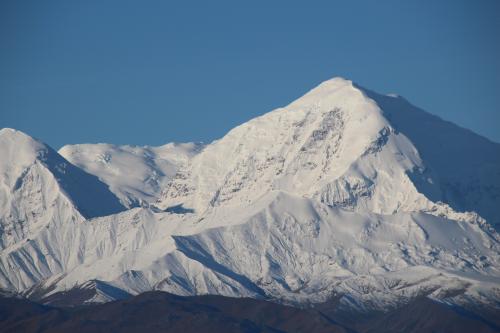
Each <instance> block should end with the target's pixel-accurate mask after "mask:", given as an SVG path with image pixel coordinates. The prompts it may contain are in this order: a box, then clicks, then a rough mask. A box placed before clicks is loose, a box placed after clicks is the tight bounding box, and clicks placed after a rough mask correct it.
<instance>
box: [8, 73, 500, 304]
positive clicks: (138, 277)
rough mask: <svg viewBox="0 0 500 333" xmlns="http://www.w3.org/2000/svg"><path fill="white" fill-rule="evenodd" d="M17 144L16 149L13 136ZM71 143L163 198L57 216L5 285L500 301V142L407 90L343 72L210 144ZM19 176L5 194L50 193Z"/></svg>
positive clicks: (12, 259)
mask: <svg viewBox="0 0 500 333" xmlns="http://www.w3.org/2000/svg"><path fill="white" fill-rule="evenodd" d="M4 131H6V133H9V135H10V133H18V132H12V130H4ZM2 133H3V132H2ZM19 135H21V134H19ZM5 142H7V143H3V141H2V146H0V148H1V151H2V152H3V151H8V150H9V149H13V148H12V147H13V146H9V143H8V142H10V141H5ZM16 149H17V148H16ZM60 153H61V154H62V155H63V156H65V157H66V158H67V159H68V160H69V161H71V162H72V163H74V164H75V165H77V166H79V167H81V168H83V169H84V170H85V171H86V172H88V173H85V172H83V171H80V172H82V174H83V175H86V176H89V174H93V175H95V176H96V177H98V178H99V179H100V181H102V182H104V183H106V184H107V185H108V186H109V188H110V190H111V191H112V192H113V193H115V194H116V195H117V196H118V197H119V198H120V199H121V201H122V203H124V204H126V205H128V206H133V205H134V203H136V202H140V201H144V202H148V203H150V204H149V205H143V206H144V207H136V208H131V209H129V210H126V211H123V212H119V213H116V214H112V215H109V214H107V212H106V213H103V214H97V215H96V214H94V215H93V216H89V215H82V214H80V215H79V217H78V218H75V219H74V220H72V221H68V219H67V218H58V217H57V216H55V215H54V214H52V215H51V216H52V217H51V218H50V219H47V221H48V222H46V225H47V226H48V227H45V228H39V229H33V231H32V232H31V233H30V234H29V240H27V236H24V234H22V235H21V236H19V237H18V238H16V239H15V240H13V241H11V243H12V244H10V246H7V247H5V248H4V249H3V250H2V252H1V254H0V286H1V287H2V288H4V289H10V290H14V291H17V292H21V293H23V294H24V295H31V296H32V297H34V295H36V297H37V299H43V297H47V296H49V297H54V295H57V294H58V293H63V292H65V291H67V290H70V289H75V288H80V289H85V290H88V288H89V286H94V287H93V288H94V289H95V292H94V293H93V295H94V296H92V298H91V299H89V301H104V300H109V299H112V298H113V296H112V294H120V293H119V292H117V290H118V291H119V290H121V291H123V293H129V294H137V293H141V292H144V291H148V290H164V291H168V292H171V293H175V294H180V295H194V294H207V293H209V294H220V295H226V296H249V297H255V298H271V299H274V300H279V301H282V302H285V303H293V304H309V303H323V302H330V301H331V300H333V299H335V300H336V302H337V301H338V304H339V306H341V307H344V308H346V309H355V310H357V311H369V310H384V309H389V308H394V307H397V306H399V305H401V304H404V303H406V302H408V301H409V300H411V299H414V298H416V297H421V296H426V297H429V298H432V299H435V300H439V301H443V302H447V303H450V304H456V305H461V306H471V305H474V306H479V305H480V306H487V307H491V308H494V309H498V304H500V303H499V302H500V244H499V241H500V238H499V236H498V234H497V233H496V231H495V230H494V229H493V228H492V227H491V226H490V224H495V223H498V222H499V220H498V216H499V213H500V212H499V209H500V208H499V207H500V195H499V193H500V145H499V144H496V143H493V142H490V141H488V140H487V139H484V138H482V137H480V136H477V135H476V134H474V133H472V132H470V131H468V130H465V129H462V128H459V127H457V126H455V125H453V124H451V123H448V122H445V121H443V120H441V119H439V118H437V117H434V116H432V115H430V114H427V113H425V112H424V111H422V110H420V109H417V108H415V107H414V106H412V105H411V104H409V103H408V102H407V101H405V100H404V99H402V98H400V97H391V96H383V95H379V94H376V93H373V92H371V91H368V90H365V89H363V88H360V87H358V86H356V85H355V84H353V83H352V82H350V81H347V80H344V79H341V78H335V79H332V80H329V81H326V82H324V83H322V84H320V85H319V86H318V87H316V88H315V89H313V90H311V91H310V92H308V93H307V94H305V95H304V96H303V97H301V98H299V99H298V100H296V101H295V102H293V103H291V104H290V105H288V106H286V107H284V108H281V109H277V110H274V111H272V112H270V113H267V114H265V115H263V116H261V117H258V118H255V119H253V120H250V121H249V122H247V123H245V124H243V125H241V126H238V127H236V128H235V129H233V130H232V131H230V132H229V133H228V134H227V135H226V136H224V137H223V138H221V139H220V140H217V141H215V142H213V143H212V144H209V145H207V146H205V147H204V148H203V149H202V147H200V146H196V145H183V146H182V145H181V146H179V145H177V146H176V145H167V146H162V147H158V148H148V147H146V148H139V147H129V146H126V147H116V146H111V145H76V146H66V147H64V148H62V149H61V151H60ZM54 154H55V156H57V158H58V159H60V160H61V161H64V159H63V158H62V157H61V156H59V155H57V153H55V152H54ZM4 161H5V160H4ZM6 161H7V162H3V164H1V167H2V169H1V170H2V174H1V175H0V177H2V178H1V181H2V183H5V184H14V183H16V179H17V178H16V177H19V176H15V177H13V176H11V175H10V174H9V171H5V170H9V169H10V168H11V165H17V164H18V163H20V164H22V163H24V164H26V163H25V162H22V159H21V158H16V156H15V155H10V158H9V159H7V160H6ZM71 168H74V169H75V170H78V168H77V167H76V166H71ZM19 169H20V170H21V169H22V168H19ZM54 170H56V171H57V168H52V169H49V170H48V171H47V173H48V174H49V176H50V175H54V174H56V171H54ZM15 174H16V175H17V174H22V172H21V173H19V172H17V173H15ZM56 178H57V177H56ZM94 178H95V177H94ZM94 178H92V179H94ZM96 181H97V182H99V181H98V180H96ZM99 184H102V183H100V182H99ZM15 188H16V187H15V186H13V185H10V186H6V187H5V189H4V192H5V193H6V194H5V195H6V197H8V198H14V199H12V200H11V199H9V200H11V201H9V202H15V204H16V205H17V206H16V207H24V206H25V205H27V204H28V203H30V204H31V203H32V202H35V203H38V202H40V199H38V197H36V196H35V195H34V194H33V193H31V192H29V193H26V194H25V195H22V196H17V197H15V196H14V195H13V193H14V192H15V191H16V189H15ZM40 188H43V189H44V188H45V187H44V185H43V183H42V184H41V185H40ZM82 188H83V187H82ZM160 189H161V195H159V190H160ZM84 193H87V194H89V193H92V191H90V192H85V191H84ZM68 197H71V198H73V197H72V196H68ZM155 198H158V199H157V201H156V202H154V204H153V200H154V199H155ZM71 200H72V201H71V202H77V200H75V199H71ZM99 202H104V201H102V200H99ZM4 206H5V205H4V204H3V200H2V207H4ZM48 206H50V205H44V206H42V207H41V208H40V211H43V212H45V211H49V210H50V208H49V207H48ZM51 207H52V206H51ZM75 210H77V209H76V208H75ZM77 211H79V210H77ZM2 212H3V211H2ZM68 214H69V213H68ZM0 216H1V219H2V224H3V225H6V226H9V225H14V224H15V223H16V221H13V220H9V219H8V216H9V215H5V214H3V215H0ZM34 221H37V219H34ZM33 223H35V222H33ZM92 281H98V283H95V282H92ZM106 290H112V291H113V293H110V294H109V295H106Z"/></svg>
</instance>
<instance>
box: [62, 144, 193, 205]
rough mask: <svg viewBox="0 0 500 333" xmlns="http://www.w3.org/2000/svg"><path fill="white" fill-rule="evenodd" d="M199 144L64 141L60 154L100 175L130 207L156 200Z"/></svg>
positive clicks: (93, 173)
mask: <svg viewBox="0 0 500 333" xmlns="http://www.w3.org/2000/svg"><path fill="white" fill-rule="evenodd" d="M202 148H203V145H201V144H194V143H184V144H174V143H169V144H166V145H163V146H161V147H148V146H146V147H139V146H116V145H110V144H103V143H101V144H79V145H66V146H64V147H62V148H61V149H60V150H59V154H61V155H62V156H63V157H64V158H66V159H67V160H68V161H69V162H71V163H72V164H74V165H76V166H78V167H79V168H81V169H83V170H85V171H86V172H88V173H90V174H92V175H95V176H97V177H99V178H100V179H101V180H102V181H103V182H105V183H106V184H108V185H109V188H110V190H111V191H112V192H113V193H115V194H116V195H117V196H118V197H119V198H120V200H121V201H122V203H123V204H124V205H126V206H127V207H129V208H130V207H134V206H137V205H141V204H144V203H150V202H154V201H156V200H157V199H158V196H159V194H160V192H161V191H162V189H163V188H164V187H165V186H166V185H167V183H168V181H169V180H170V179H171V178H173V177H174V176H175V174H176V173H177V170H178V169H179V168H180V167H181V166H184V165H186V164H187V163H188V161H189V160H190V159H191V157H192V156H194V155H195V154H196V153H197V152H199V151H200V150H201V149H202Z"/></svg>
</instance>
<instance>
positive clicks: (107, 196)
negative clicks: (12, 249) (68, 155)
mask: <svg viewBox="0 0 500 333" xmlns="http://www.w3.org/2000/svg"><path fill="white" fill-rule="evenodd" d="M0 156H1V157H0V248H1V249H4V248H8V247H9V246H19V245H20V242H21V241H23V242H25V241H26V240H27V239H30V238H32V237H37V236H38V235H39V233H40V231H41V230H43V229H44V228H48V226H49V224H50V223H51V222H52V221H53V220H58V221H61V222H64V223H76V222H77V221H83V220H85V219H86V218H92V217H96V216H104V215H110V214H114V213H117V212H119V211H122V210H124V209H125V207H123V206H122V205H121V204H120V203H119V201H118V199H117V198H116V197H115V196H114V195H113V194H112V193H111V192H110V191H109V189H108V187H107V185H105V184H104V183H102V182H100V181H99V180H98V179H97V178H96V177H94V176H92V175H89V174H87V173H85V172H83V171H82V170H80V169H79V168H76V167H75V166H73V165H72V164H71V163H69V162H68V161H66V160H65V159H64V158H62V157H61V156H60V155H59V154H57V153H56V152H55V151H54V150H52V149H51V148H50V147H48V146H46V145H44V144H43V143H41V142H39V141H37V140H34V139H33V138H31V137H29V136H28V135H26V134H24V133H22V132H19V131H16V130H12V129H8V128H5V129H2V130H0Z"/></svg>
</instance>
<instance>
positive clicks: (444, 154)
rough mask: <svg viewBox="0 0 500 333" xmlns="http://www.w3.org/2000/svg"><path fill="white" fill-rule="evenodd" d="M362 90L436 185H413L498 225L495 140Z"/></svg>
mask: <svg viewBox="0 0 500 333" xmlns="http://www.w3.org/2000/svg"><path fill="white" fill-rule="evenodd" d="M363 91H364V92H365V93H366V94H367V96H368V97H369V98H372V99H373V100H374V101H375V102H376V103H377V105H379V106H380V108H381V109H382V110H383V112H384V116H385V117H386V118H387V119H388V120H389V121H390V123H391V125H392V126H393V127H394V129H395V130H396V131H398V132H401V133H404V134H405V136H407V137H408V138H409V139H410V140H411V142H412V144H413V145H414V146H415V147H416V149H417V150H418V152H419V154H420V156H422V159H423V160H424V161H425V165H426V167H427V169H428V170H426V171H427V172H429V173H432V174H434V175H436V177H435V178H436V179H435V180H436V181H437V185H438V188H439V191H435V192H432V191H429V189H428V188H427V187H426V186H425V185H424V184H422V183H419V182H418V181H414V184H415V186H416V187H417V188H418V190H419V191H420V192H421V193H423V194H425V195H426V196H428V197H429V199H431V200H432V201H434V202H436V201H442V202H445V203H447V204H448V205H450V206H451V207H452V208H453V209H455V210H458V211H475V212H477V213H479V215H481V216H482V217H484V218H485V219H486V220H487V221H488V222H489V223H490V224H492V225H495V226H496V227H497V228H498V223H500V144H498V143H495V142H491V141H489V140H488V139H486V138H484V137H481V136H479V135H477V134H475V133H473V132H471V131H470V130H467V129H464V128H461V127H458V126H456V125H455V124H453V123H450V122H448V121H444V120H442V119H440V118H438V117H436V116H434V115H431V114H429V113H427V112H425V111H423V110H421V109H419V108H417V107H415V106H413V105H411V104H410V103H409V102H408V101H406V100H405V99H404V98H402V97H391V96H384V95H379V94H376V93H374V92H372V91H369V90H366V89H363ZM430 133H432V134H431V135H430Z"/></svg>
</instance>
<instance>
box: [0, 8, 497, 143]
mask: <svg viewBox="0 0 500 333" xmlns="http://www.w3.org/2000/svg"><path fill="white" fill-rule="evenodd" d="M499 17H500V1H495V0H492V1H486V0H467V1H460V0H450V1H435V0H433V1H430V0H419V1H399V0H398V1H376V0H372V1H347V0H344V1H321V2H319V1H318V2H317V1H302V2H294V1H269V0H268V1H236V0H233V1H196V2H194V1H124V0H120V1H118V0H117V1H105V0H98V1H91V0H86V1H68V0H64V1H39V0H37V1H18V0H12V1H9V0H4V1H1V2H0V127H14V128H17V129H20V130H22V131H25V132H27V133H29V134H30V135H32V136H35V137H38V138H40V139H42V140H43V141H45V142H47V143H49V144H50V145H52V146H53V147H54V148H59V147H60V146H62V145H63V144H65V143H84V142H110V143H117V144H124V143H128V144H140V145H143V144H150V145H159V144H163V143H166V142H170V141H204V142H209V141H211V140H213V139H216V138H219V137H221V136H223V135H224V134H225V133H226V132H227V131H228V130H229V129H231V128H232V127H234V126H235V125H238V124H240V123H242V122H244V121H246V120H248V119H250V118H252V117H254V116H257V115H260V114H263V113H265V112H267V111H270V110H272V109H274V108H276V107H279V106H283V105H286V104H288V103H289V102H291V101H292V100H293V99H295V98H297V97H299V96H300V95H301V94H303V93H304V92H306V91H307V90H309V89H310V88H312V87H314V86H315V85H317V84H318V83H320V82H321V81H323V80H326V79H329V78H330V77H333V76H343V77H346V78H349V79H351V80H353V81H355V82H356V83H358V84H360V85H362V86H365V87H367V88H369V89H372V90H375V91H378V92H381V93H389V92H394V93H398V94H400V95H402V96H404V97H406V98H407V99H409V100H410V101H411V102H412V103H413V104H415V105H417V106H420V107H422V108H424V109H425V110H427V111H429V112H431V113H434V114H436V115H439V116H441V117H442V118H444V119H447V120H450V121H453V122H455V123H457V124H459V125H461V126H463V127H467V128H470V129H472V130H474V131H475V132H477V133H480V134H482V135H484V136H486V137H488V138H490V139H492V140H494V141H497V142H500V114H499V111H500V110H499V106H500V60H499V59H500V19H499Z"/></svg>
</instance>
